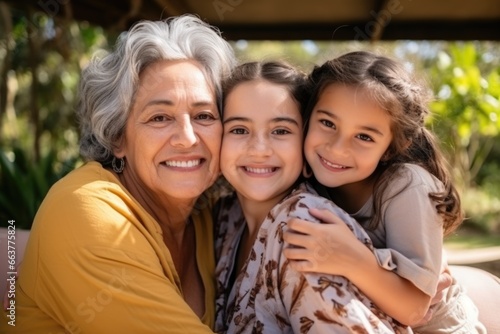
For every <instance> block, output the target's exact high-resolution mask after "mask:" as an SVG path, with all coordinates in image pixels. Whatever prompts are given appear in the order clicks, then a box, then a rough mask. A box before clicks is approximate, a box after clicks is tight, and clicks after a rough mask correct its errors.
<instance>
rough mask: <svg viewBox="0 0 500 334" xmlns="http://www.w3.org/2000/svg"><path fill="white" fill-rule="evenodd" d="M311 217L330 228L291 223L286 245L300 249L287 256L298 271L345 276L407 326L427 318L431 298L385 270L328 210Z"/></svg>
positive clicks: (292, 250)
mask: <svg viewBox="0 0 500 334" xmlns="http://www.w3.org/2000/svg"><path fill="white" fill-rule="evenodd" d="M310 213H311V214H312V215H313V216H315V217H316V218H318V219H320V220H321V221H324V222H328V223H330V224H315V223H309V222H306V221H303V220H299V219H292V220H291V221H290V222H289V224H288V226H289V228H290V231H289V232H287V233H285V235H284V238H285V241H287V242H289V243H290V244H292V245H295V246H299V247H301V248H288V249H286V250H285V255H286V256H287V257H288V258H289V259H291V260H292V264H293V265H294V267H295V268H296V269H297V270H300V271H309V272H320V273H328V274H334V275H342V276H345V277H346V278H348V279H349V280H350V281H351V282H353V283H354V284H355V285H356V286H357V287H358V288H359V289H360V290H361V291H363V292H364V293H365V294H366V295H367V296H368V297H369V298H370V299H371V300H372V301H373V302H374V303H375V304H377V305H378V306H379V307H380V308H381V309H382V310H383V311H384V312H385V313H387V314H388V315H390V316H392V317H393V318H395V319H397V320H398V321H399V322H401V323H403V324H408V325H414V324H416V323H418V322H419V321H420V320H421V319H422V318H423V317H424V316H425V314H426V312H427V310H428V307H429V304H430V299H431V298H430V297H429V296H428V295H426V294H425V293H423V292H422V291H421V290H420V289H418V288H417V287H415V285H414V284H412V283H411V282H410V281H408V280H406V279H405V278H402V277H400V276H399V275H397V274H396V273H394V272H392V271H388V270H386V269H384V268H382V267H381V266H380V265H379V264H378V261H377V259H376V257H375V255H374V254H373V252H372V251H371V250H370V249H369V248H368V247H366V245H364V244H363V243H362V242H361V241H359V240H358V239H357V238H356V236H355V235H354V234H353V233H352V231H351V230H350V229H349V228H348V227H347V225H346V224H345V223H344V222H343V221H342V220H341V219H340V218H338V217H337V216H336V215H335V214H333V213H331V212H330V211H327V210H317V209H311V210H310Z"/></svg>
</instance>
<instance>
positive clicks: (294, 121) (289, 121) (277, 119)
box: [271, 117, 299, 126]
mask: <svg viewBox="0 0 500 334" xmlns="http://www.w3.org/2000/svg"><path fill="white" fill-rule="evenodd" d="M271 121H272V122H273V123H279V122H287V123H292V124H295V125H297V126H299V122H297V121H296V120H295V119H293V118H291V117H276V118H273V119H272V120H271Z"/></svg>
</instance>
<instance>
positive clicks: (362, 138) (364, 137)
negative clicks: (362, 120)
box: [357, 133, 373, 141]
mask: <svg viewBox="0 0 500 334" xmlns="http://www.w3.org/2000/svg"><path fill="white" fill-rule="evenodd" d="M357 137H358V138H359V139H361V140H363V141H373V139H372V137H370V136H368V135H365V134H362V133H361V134H359V135H358V136H357Z"/></svg>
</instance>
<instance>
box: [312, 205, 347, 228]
mask: <svg viewBox="0 0 500 334" xmlns="http://www.w3.org/2000/svg"><path fill="white" fill-rule="evenodd" d="M309 213H310V214H311V215H312V216H314V217H315V218H318V219H319V220H321V221H322V222H323V223H328V224H342V223H343V220H342V219H340V218H339V217H338V216H337V215H336V214H334V213H333V212H331V211H328V210H325V209H316V208H311V209H309Z"/></svg>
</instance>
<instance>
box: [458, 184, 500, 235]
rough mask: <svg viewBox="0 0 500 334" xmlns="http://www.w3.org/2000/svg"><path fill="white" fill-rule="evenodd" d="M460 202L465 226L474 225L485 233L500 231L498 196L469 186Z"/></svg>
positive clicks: (499, 200) (499, 201) (499, 203)
mask: <svg viewBox="0 0 500 334" xmlns="http://www.w3.org/2000/svg"><path fill="white" fill-rule="evenodd" d="M462 204H463V207H464V209H465V211H466V215H467V219H466V220H465V221H464V223H463V224H464V226H465V227H467V226H468V227H474V228H475V229H476V230H479V231H483V232H486V233H492V232H493V233H500V220H499V219H498V217H500V198H498V197H495V196H491V195H490V194H489V193H488V192H487V191H484V190H482V189H478V188H469V189H467V191H465V192H463V194H462Z"/></svg>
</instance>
